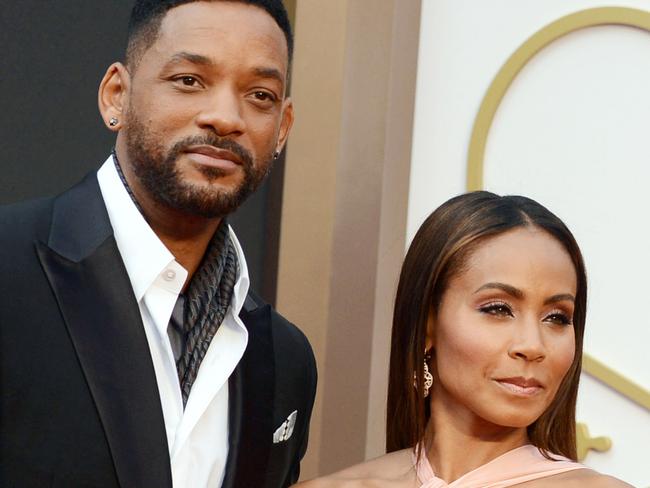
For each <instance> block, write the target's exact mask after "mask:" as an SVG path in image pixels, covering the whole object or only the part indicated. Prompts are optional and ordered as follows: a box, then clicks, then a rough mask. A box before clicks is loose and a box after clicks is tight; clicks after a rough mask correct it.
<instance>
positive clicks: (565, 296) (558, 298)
mask: <svg viewBox="0 0 650 488" xmlns="http://www.w3.org/2000/svg"><path fill="white" fill-rule="evenodd" d="M564 301H569V302H574V303H575V301H576V297H574V296H573V295H571V293H558V294H557V295H553V296H552V297H548V298H547V299H546V300H544V305H548V304H550V303H557V302H564Z"/></svg>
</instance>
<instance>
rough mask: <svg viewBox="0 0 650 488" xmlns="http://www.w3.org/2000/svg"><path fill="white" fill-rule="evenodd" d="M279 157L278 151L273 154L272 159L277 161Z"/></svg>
mask: <svg viewBox="0 0 650 488" xmlns="http://www.w3.org/2000/svg"><path fill="white" fill-rule="evenodd" d="M279 157H280V151H275V152H274V153H273V159H278V158H279Z"/></svg>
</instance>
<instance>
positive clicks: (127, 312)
mask: <svg viewBox="0 0 650 488" xmlns="http://www.w3.org/2000/svg"><path fill="white" fill-rule="evenodd" d="M240 316H241V318H242V320H243V322H244V324H245V325H246V327H247V329H248V332H249V342H248V346H247V349H246V351H245V353H244V356H243V358H242V360H241V361H240V363H239V365H238V366H237V368H236V369H235V371H234V373H233V374H232V376H231V377H230V380H229V401H230V405H229V412H230V413H229V416H230V419H229V445H230V450H229V455H228V460H227V463H226V474H225V480H224V484H223V486H224V487H227V488H258V487H268V488H272V487H281V486H288V485H289V484H291V483H293V482H294V481H296V480H297V478H298V473H299V462H300V459H301V458H302V456H303V455H304V452H305V449H306V445H307V434H308V428H309V417H310V415H311V409H312V405H313V399H314V394H315V388H316V366H315V361H314V357H313V354H312V351H311V348H310V346H309V343H308V342H307V339H306V338H305V336H304V335H303V334H302V333H301V332H300V331H299V330H298V329H297V328H296V327H295V326H293V325H292V324H290V323H289V322H287V321H286V320H285V319H284V318H282V317H281V316H280V315H279V314H277V313H276V312H275V311H274V310H273V309H272V308H271V307H270V306H269V305H268V304H265V303H263V302H262V301H261V300H260V299H259V298H257V297H255V296H254V295H252V294H249V296H248V297H247V299H246V302H245V305H244V309H243V310H242V312H241V315H240ZM294 410H297V411H298V417H297V422H296V426H295V430H294V433H293V435H292V436H291V437H290V438H289V439H288V440H287V441H285V442H281V443H276V444H274V443H273V440H272V439H273V432H274V431H275V429H276V428H277V427H279V426H280V425H281V424H282V422H283V421H284V420H285V419H286V418H287V416H288V415H289V414H291V412H293V411H294ZM0 456H1V457H0V486H3V487H40V486H48V487H49V486H52V487H117V486H119V487H122V488H127V487H128V488H131V487H133V488H136V487H137V488H143V487H152V488H170V487H171V486H172V481H171V469H170V460H169V454H168V448H167V439H166V434H165V428H164V421H163V414H162V409H161V404H160V397H159V393H158V388H157V385H156V380H155V374H154V369H153V364H152V361H151V356H150V353H149V348H148V344H147V340H146V337H145V334H144V328H143V324H142V319H141V317H140V312H139V309H138V305H137V303H136V300H135V297H134V295H133V291H132V289H131V285H130V281H129V278H128V276H127V273H126V269H125V267H124V264H123V262H122V259H121V257H120V254H119V252H118V249H117V245H116V243H115V239H114V237H113V231H112V228H111V225H110V221H109V219H108V215H107V212H106V208H105V206H104V202H103V200H102V198H101V194H100V191H99V185H98V183H97V178H96V175H95V174H91V175H89V176H88V177H86V179H85V180H84V181H83V182H81V183H80V184H79V185H77V186H75V187H73V188H72V189H71V190H69V191H67V192H66V193H63V194H62V195H60V196H59V197H56V198H53V199H42V200H37V201H31V202H27V203H22V204H17V205H11V206H7V207H2V208H0Z"/></svg>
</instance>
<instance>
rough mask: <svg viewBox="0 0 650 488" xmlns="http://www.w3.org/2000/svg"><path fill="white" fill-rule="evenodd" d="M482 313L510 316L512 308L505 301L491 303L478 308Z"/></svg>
mask: <svg viewBox="0 0 650 488" xmlns="http://www.w3.org/2000/svg"><path fill="white" fill-rule="evenodd" d="M479 310H480V311H481V312H482V313H486V314H488V315H495V316H497V317H512V310H511V309H510V307H509V306H508V305H506V304H505V303H491V304H488V305H484V306H482V307H480V308H479Z"/></svg>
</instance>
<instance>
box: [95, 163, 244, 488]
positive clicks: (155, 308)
mask: <svg viewBox="0 0 650 488" xmlns="http://www.w3.org/2000/svg"><path fill="white" fill-rule="evenodd" d="M97 179H98V181H99V187H100V189H101V192H102V197H103V199H104V203H105V204H106V208H107V210H108V216H109V218H110V221H111V225H112V227H113V232H114V235H115V240H116V242H117V247H118V249H119V251H120V254H121V256H122V260H123V261H124V265H125V267H126V271H127V273H128V275H129V279H130V280H131V286H132V288H133V294H134V295H135V299H136V300H137V302H138V306H139V308H140V315H141V316H142V323H143V324H144V330H145V334H146V336H147V341H148V343H149V352H150V353H151V359H152V361H153V366H154V370H155V373H156V381H157V383H158V391H159V392H160V403H161V405H162V412H163V416H164V419H165V430H166V432H167V441H168V443H169V456H170V459H171V469H172V479H173V483H174V487H176V488H182V487H187V488H202V487H210V488H212V487H215V488H218V487H220V486H221V484H222V482H223V477H224V473H225V465H226V458H227V456H228V378H229V377H230V374H231V373H232V372H233V370H234V369H235V367H236V366H237V363H238V362H239V361H240V359H241V357H242V355H243V354H244V350H245V349H246V344H247V342H248V331H247V330H246V328H245V327H244V324H243V323H242V321H241V320H240V318H239V312H240V310H241V307H242V305H243V304H244V300H245V298H246V294H247V293H248V287H249V278H248V269H247V267H246V260H245V259H244V255H243V252H242V250H241V247H240V245H239V242H238V241H237V238H236V237H235V234H234V232H233V230H232V229H230V238H231V240H232V242H233V244H234V247H235V250H236V253H237V258H238V259H239V272H238V276H237V281H236V283H235V288H234V292H233V296H232V302H231V304H230V307H229V308H228V311H227V312H226V316H225V318H224V319H223V322H222V323H221V326H220V327H219V329H218V330H217V333H216V335H215V336H214V338H213V339H212V342H211V344H210V347H209V348H208V351H207V353H206V355H205V358H204V359H203V361H202V362H201V366H200V368H199V372H198V375H197V378H196V381H195V382H194V384H193V385H192V390H191V392H190V396H189V398H188V401H187V405H186V407H185V410H184V411H183V400H182V397H181V390H180V383H179V380H178V373H177V372H176V363H175V361H174V354H173V352H172V347H171V344H170V341H169V337H168V335H167V326H168V324H169V319H170V317H171V314H172V311H173V309H174V305H175V303H176V300H177V298H178V295H179V293H180V292H181V289H182V287H183V284H184V283H185V280H186V278H187V271H186V270H185V269H184V268H183V267H182V266H181V265H180V264H179V263H178V262H176V260H175V259H174V256H173V255H172V254H171V252H170V251H169V250H168V249H167V248H166V247H165V245H164V244H163V243H162V242H161V241H160V239H159V238H158V236H156V234H155V233H154V231H153V230H152V229H151V227H149V224H148V223H147V222H146V220H145V219H144V217H143V216H142V214H140V212H139V211H138V209H137V207H136V206H135V204H134V203H133V201H132V200H131V197H130V196H129V194H128V193H127V191H126V189H125V188H124V185H123V184H122V181H121V179H120V177H119V175H118V173H117V170H116V169H115V166H114V163H113V158H112V157H109V158H108V160H106V162H105V163H104V164H103V165H102V167H101V168H100V169H99V171H98V173H97ZM143 354H146V352H145V351H143Z"/></svg>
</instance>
